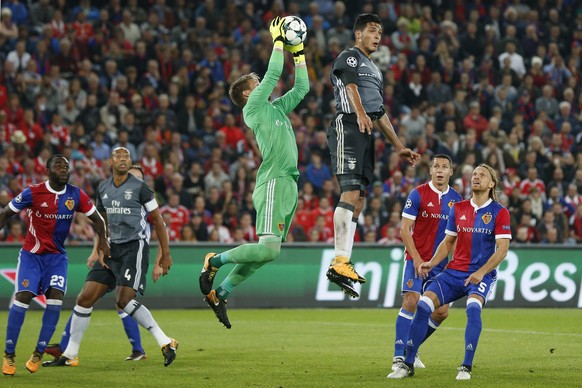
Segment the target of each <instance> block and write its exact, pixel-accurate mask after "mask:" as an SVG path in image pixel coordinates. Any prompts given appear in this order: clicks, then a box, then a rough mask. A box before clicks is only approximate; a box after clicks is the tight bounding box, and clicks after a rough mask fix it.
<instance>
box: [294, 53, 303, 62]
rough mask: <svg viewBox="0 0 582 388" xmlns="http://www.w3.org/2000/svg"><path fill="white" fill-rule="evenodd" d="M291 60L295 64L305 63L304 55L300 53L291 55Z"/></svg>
mask: <svg viewBox="0 0 582 388" xmlns="http://www.w3.org/2000/svg"><path fill="white" fill-rule="evenodd" d="M293 61H294V62H295V65H302V64H303V65H304V64H305V55H303V54H300V55H293Z"/></svg>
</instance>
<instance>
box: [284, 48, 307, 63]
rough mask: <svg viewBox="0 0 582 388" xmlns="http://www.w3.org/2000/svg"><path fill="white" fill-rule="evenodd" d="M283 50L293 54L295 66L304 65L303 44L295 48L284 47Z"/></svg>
mask: <svg viewBox="0 0 582 388" xmlns="http://www.w3.org/2000/svg"><path fill="white" fill-rule="evenodd" d="M283 48H284V49H285V50H287V51H289V52H290V53H291V54H293V61H294V62H295V64H296V65H299V64H301V63H305V51H303V42H301V43H299V44H296V45H295V46H288V45H285V46H283Z"/></svg>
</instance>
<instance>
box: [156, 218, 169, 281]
mask: <svg viewBox="0 0 582 388" xmlns="http://www.w3.org/2000/svg"><path fill="white" fill-rule="evenodd" d="M164 231H165V233H166V237H167V238H168V241H170V235H169V234H168V226H167V225H166V223H164ZM160 260H162V248H161V246H160V247H158V254H157V255H156V263H155V264H154V268H153V269H152V279H153V281H154V283H155V282H157V281H158V280H160V277H162V275H163V274H164V270H163V269H162V267H161V266H160Z"/></svg>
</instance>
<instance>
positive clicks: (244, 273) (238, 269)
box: [216, 261, 267, 300]
mask: <svg viewBox="0 0 582 388" xmlns="http://www.w3.org/2000/svg"><path fill="white" fill-rule="evenodd" d="M265 264H267V262H266V261H264V262H259V263H248V264H237V265H235V266H234V268H233V269H232V271H230V273H229V274H228V276H227V277H226V278H225V279H224V280H223V281H222V283H220V286H218V287H217V288H216V294H217V295H218V297H219V298H220V299H222V300H226V299H228V296H229V295H230V293H231V291H232V289H233V288H234V287H236V286H238V285H239V284H241V283H242V282H244V281H245V280H247V279H248V278H249V277H251V276H252V275H253V274H254V273H255V272H256V271H257V270H258V269H259V268H261V267H262V266H263V265H265Z"/></svg>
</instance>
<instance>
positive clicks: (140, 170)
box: [129, 164, 145, 177]
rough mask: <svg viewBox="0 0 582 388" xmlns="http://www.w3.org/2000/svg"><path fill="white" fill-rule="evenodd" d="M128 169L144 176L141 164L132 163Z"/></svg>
mask: <svg viewBox="0 0 582 388" xmlns="http://www.w3.org/2000/svg"><path fill="white" fill-rule="evenodd" d="M129 169H130V170H137V171H139V172H140V173H141V176H143V177H145V174H144V172H143V167H142V166H141V164H132V165H131V167H130V168H129Z"/></svg>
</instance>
